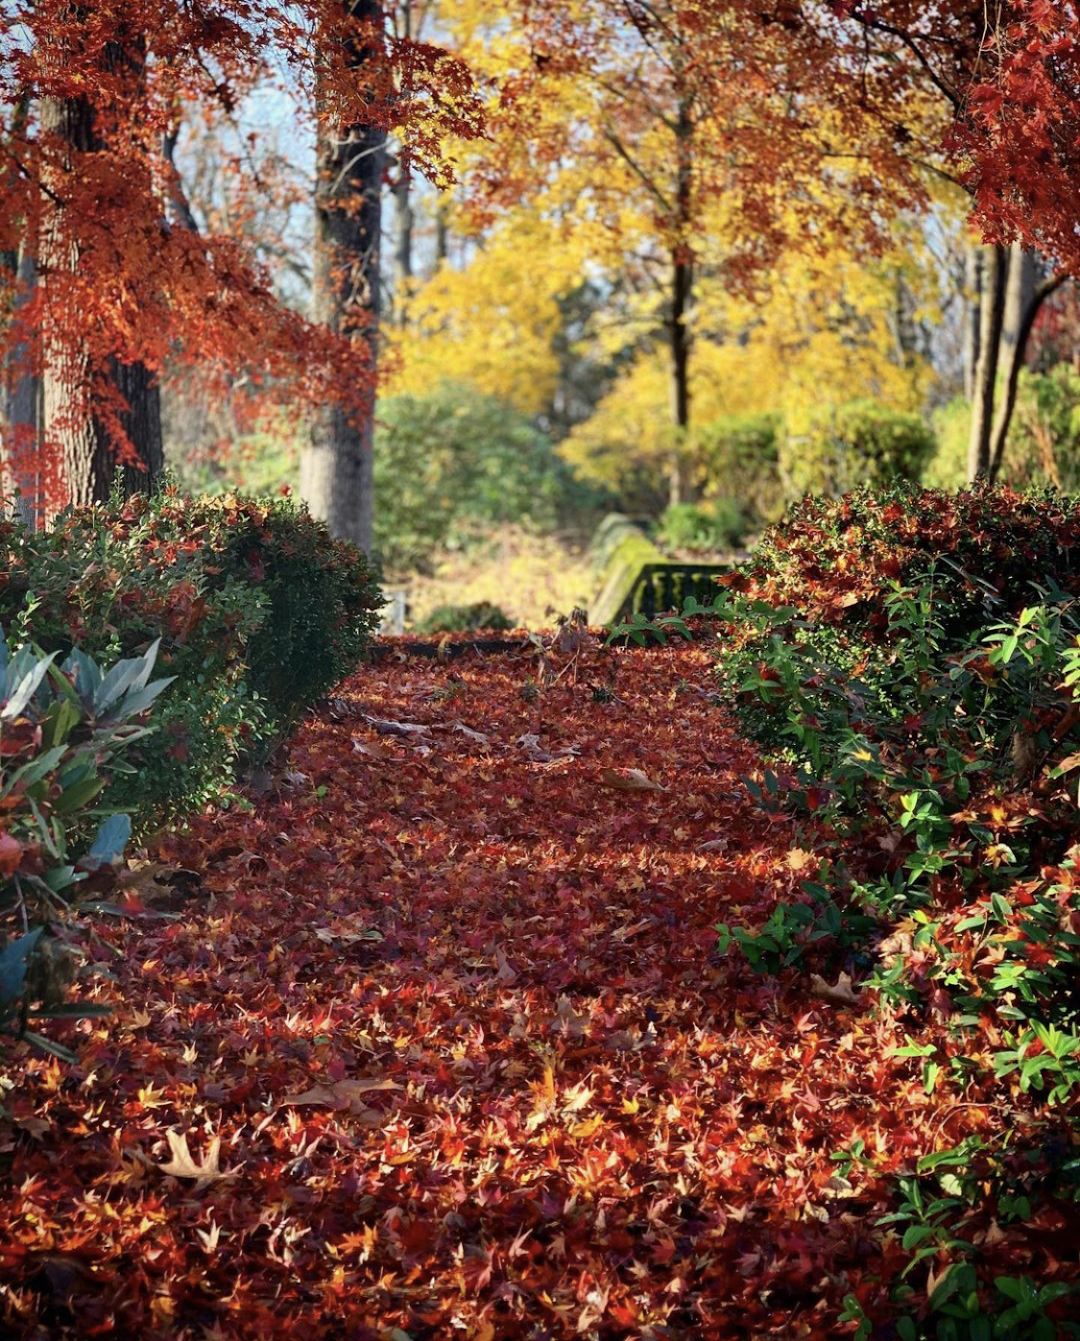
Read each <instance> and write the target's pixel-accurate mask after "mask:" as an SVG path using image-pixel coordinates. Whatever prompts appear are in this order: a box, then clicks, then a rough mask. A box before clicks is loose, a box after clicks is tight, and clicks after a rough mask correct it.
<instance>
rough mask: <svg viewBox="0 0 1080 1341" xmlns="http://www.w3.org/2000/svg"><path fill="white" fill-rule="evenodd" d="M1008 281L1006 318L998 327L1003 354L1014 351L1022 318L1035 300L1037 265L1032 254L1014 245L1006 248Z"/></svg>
mask: <svg viewBox="0 0 1080 1341" xmlns="http://www.w3.org/2000/svg"><path fill="white" fill-rule="evenodd" d="M1008 264H1009V278H1008V281H1007V283H1006V285H1005V314H1004V317H1003V318H1002V323H1001V344H1002V348H1003V350H1004V351H1008V350H1012V349H1015V348H1016V346H1017V345H1018V344H1019V343H1020V341H1021V335H1022V332H1023V326H1024V317H1025V314H1026V313H1027V310H1028V308H1029V307H1030V306H1031V301H1032V299H1033V298H1034V296H1035V286H1036V282H1037V279H1038V274H1037V270H1038V265H1037V262H1036V259H1035V253H1034V252H1033V251H1028V250H1027V249H1026V248H1024V247H1022V246H1021V245H1020V243H1019V242H1014V243H1013V244H1012V246H1011V247H1010V248H1009V262H1008Z"/></svg>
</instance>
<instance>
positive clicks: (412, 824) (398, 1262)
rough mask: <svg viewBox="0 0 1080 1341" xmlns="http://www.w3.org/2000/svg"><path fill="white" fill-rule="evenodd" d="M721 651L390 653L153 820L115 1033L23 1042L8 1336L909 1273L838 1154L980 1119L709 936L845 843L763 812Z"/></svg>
mask: <svg viewBox="0 0 1080 1341" xmlns="http://www.w3.org/2000/svg"><path fill="white" fill-rule="evenodd" d="M714 662H715V649H712V650H710V648H709V646H707V645H705V644H701V643H698V644H694V645H690V646H682V647H678V648H667V649H656V650H649V651H637V650H630V651H620V652H618V653H603V652H600V651H594V652H592V653H589V654H588V656H586V657H585V658H584V659H583V665H582V666H580V667H575V668H573V670H575V671H578V672H580V673H579V674H578V677H577V682H576V683H574V682H573V681H574V674H573V673H566V674H563V675H561V676H560V677H559V678H558V679H557V680H556V681H555V683H554V684H549V685H547V686H546V687H538V686H536V685H535V684H534V680H535V677H536V663H535V661H534V660H530V658H529V656H528V655H527V654H526V653H520V654H518V653H507V654H502V655H497V656H488V657H480V656H477V655H469V656H465V657H460V658H456V659H454V660H449V661H440V660H437V659H430V658H426V659H425V658H416V657H409V656H406V655H404V654H402V655H400V656H398V657H393V656H391V657H390V658H389V659H386V660H384V661H383V663H382V664H381V665H380V666H378V667H373V668H368V669H366V670H364V671H362V672H360V673H358V674H357V675H356V676H354V677H353V678H352V679H351V680H350V681H348V682H347V683H346V684H345V685H344V686H343V687H342V689H341V690H340V691H339V695H340V696H339V697H338V698H336V699H334V700H332V701H331V703H330V704H329V706H328V707H327V708H326V710H325V711H323V712H322V713H321V714H320V715H318V716H315V717H313V718H311V719H310V720H309V721H308V722H307V723H306V724H305V725H304V726H303V727H302V729H301V730H300V731H299V732H298V734H297V736H296V738H295V740H294V741H293V744H292V747H291V751H290V754H289V759H288V763H287V765H286V766H285V767H284V769H283V770H282V772H281V773H280V774H279V775H276V776H273V777H267V778H264V779H262V784H263V787H262V790H263V792H264V794H263V795H262V796H261V797H260V798H259V799H258V800H256V801H255V803H254V808H253V810H252V811H250V812H249V813H245V812H243V811H242V810H235V811H233V812H229V813H219V814H216V815H214V816H212V817H206V818H202V819H199V820H198V821H196V822H195V823H194V824H193V825H192V826H191V828H190V830H189V831H188V832H186V833H185V834H183V835H182V836H172V837H166V838H163V839H161V840H160V841H159V843H158V844H157V846H156V848H155V849H154V850H153V851H152V853H151V859H150V860H149V861H147V862H146V863H145V864H143V865H142V867H141V868H140V869H137V870H136V871H135V872H134V873H133V874H132V875H130V876H129V877H128V879H129V883H128V886H127V889H126V893H125V895H124V898H125V900H126V905H125V906H126V914H127V915H126V916H125V917H123V918H117V919H114V921H113V922H112V924H111V925H110V927H109V928H108V930H107V932H106V936H107V939H108V940H109V942H110V943H111V944H112V945H113V946H114V947H115V948H116V950H118V951H119V952H120V954H119V956H118V957H117V958H116V959H115V961H110V962H109V964H108V967H109V969H110V972H111V974H112V975H113V979H112V981H106V982H104V983H102V985H101V986H100V987H99V988H97V989H96V992H97V996H98V998H99V999H101V1000H106V1001H110V1002H112V1003H113V1004H114V1005H115V1011H116V1013H115V1015H114V1017H113V1018H112V1019H109V1020H101V1019H94V1020H88V1021H84V1022H82V1023H81V1024H80V1025H79V1026H77V1029H78V1033H77V1034H74V1035H73V1036H72V1037H70V1038H69V1039H68V1040H67V1041H68V1042H69V1043H71V1044H72V1045H73V1046H75V1047H76V1048H77V1050H78V1052H79V1057H80V1061H79V1065H77V1066H74V1067H72V1066H68V1065H65V1064H63V1063H59V1062H56V1061H53V1060H51V1059H48V1058H43V1057H41V1056H40V1055H36V1056H35V1055H31V1054H30V1053H29V1052H28V1051H24V1050H22V1049H21V1048H20V1049H18V1050H17V1051H16V1054H15V1055H14V1056H10V1054H9V1064H8V1069H7V1071H6V1073H5V1080H6V1083H7V1085H8V1087H9V1088H8V1089H7V1090H6V1092H2V1093H0V1098H2V1100H3V1103H4V1105H5V1107H6V1108H7V1110H8V1113H9V1115H10V1120H9V1121H7V1122H5V1123H3V1124H0V1170H2V1175H3V1193H2V1195H0V1286H2V1289H0V1307H2V1315H0V1316H2V1317H3V1319H4V1325H6V1328H7V1331H6V1332H4V1334H5V1335H11V1336H13V1337H27V1338H35V1341H37V1339H38V1338H46V1337H48V1338H66V1337H80V1338H82V1337H99V1336H119V1337H140V1338H150V1339H154V1338H199V1339H202V1338H206V1339H207V1341H211V1339H213V1341H223V1339H224V1338H248V1337H259V1338H277V1337H281V1338H289V1341H314V1339H315V1338H354V1339H356V1341H361V1339H363V1338H381V1339H382V1341H391V1339H392V1341H406V1338H412V1341H423V1339H424V1338H430V1339H433V1338H442V1337H455V1336H460V1337H465V1338H477V1339H479V1341H494V1339H495V1338H506V1337H514V1338H530V1339H535V1341H539V1339H540V1338H563V1337H573V1336H583V1337H587V1338H588V1337H592V1338H605V1339H611V1338H622V1337H627V1338H629V1337H642V1338H698V1337H704V1338H726V1337H744V1338H764V1337H783V1338H811V1337H813V1338H816V1337H822V1338H824V1337H829V1336H843V1335H847V1334H849V1333H850V1332H851V1331H852V1330H853V1326H854V1325H853V1324H849V1323H845V1322H840V1321H838V1319H839V1314H840V1311H841V1308H842V1304H841V1300H842V1298H843V1296H844V1295H845V1294H848V1293H851V1292H854V1293H856V1294H857V1295H858V1296H859V1297H860V1298H862V1299H864V1300H865V1301H866V1302H867V1303H871V1304H872V1302H873V1300H874V1299H875V1298H878V1297H879V1295H880V1291H881V1285H880V1281H881V1280H882V1279H883V1278H884V1279H886V1280H888V1279H889V1278H895V1276H896V1274H897V1272H898V1271H899V1270H900V1268H901V1267H902V1265H903V1263H904V1261H905V1260H906V1258H905V1257H904V1255H903V1254H901V1253H900V1251H899V1248H898V1246H897V1243H896V1236H895V1235H894V1234H892V1233H885V1232H884V1231H882V1230H880V1229H875V1227H874V1221H875V1219H876V1218H877V1217H878V1216H879V1215H880V1214H881V1213H882V1211H883V1210H885V1209H887V1208H886V1206H885V1204H884V1201H883V1200H882V1198H883V1197H884V1196H885V1195H886V1193H885V1192H884V1191H883V1190H882V1189H883V1188H884V1186H885V1185H884V1182H875V1181H872V1180H869V1179H868V1178H867V1177H866V1176H864V1175H863V1174H862V1173H861V1172H860V1169H859V1167H858V1166H857V1167H856V1168H855V1169H854V1170H852V1171H850V1172H849V1174H848V1177H842V1176H840V1174H839V1172H838V1165H837V1163H836V1162H835V1161H833V1160H831V1159H830V1154H831V1153H832V1152H834V1151H837V1150H840V1149H843V1148H845V1147H847V1146H849V1145H850V1144H851V1143H852V1141H853V1140H855V1139H856V1138H862V1139H863V1140H864V1141H865V1142H866V1148H867V1152H868V1154H870V1155H872V1156H873V1157H874V1158H875V1160H876V1161H877V1163H878V1166H879V1168H880V1169H886V1170H887V1169H898V1168H902V1167H904V1166H905V1165H907V1166H908V1167H910V1161H911V1159H912V1158H913V1156H914V1155H915V1154H921V1153H923V1152H924V1151H925V1150H926V1149H928V1148H933V1146H934V1141H935V1137H936V1138H937V1139H938V1143H939V1144H941V1145H948V1144H951V1143H953V1142H954V1141H956V1140H958V1139H960V1138H961V1137H962V1136H963V1134H964V1133H965V1130H967V1129H965V1128H962V1127H959V1126H957V1121H958V1120H959V1119H960V1118H962V1117H963V1114H962V1113H960V1114H956V1115H954V1114H953V1113H951V1112H950V1111H947V1110H946V1106H945V1105H942V1104H940V1103H937V1107H936V1108H935V1103H936V1101H935V1100H934V1099H932V1098H931V1097H929V1096H927V1094H926V1093H925V1090H924V1088H923V1086H922V1084H921V1083H920V1080H919V1074H918V1071H917V1069H916V1068H917V1063H912V1062H911V1061H910V1060H906V1059H896V1058H890V1057H889V1056H888V1053H889V1049H890V1047H892V1046H893V1045H895V1044H898V1043H902V1042H903V1038H902V1035H901V1033H900V1031H899V1030H897V1029H895V1028H894V1027H892V1026H890V1025H887V1024H884V1023H879V1022H877V1021H876V1020H875V1018H874V1017H873V1015H872V1014H871V1013H870V1012H869V1011H868V1010H864V1009H863V1007H862V1005H861V1004H859V1003H858V1002H857V999H856V998H855V996H854V994H853V993H851V991H850V989H848V988H846V986H845V984H844V983H843V982H841V986H840V988H839V989H834V990H833V991H831V992H830V991H829V990H828V989H826V991H825V995H824V996H823V995H822V994H821V989H822V981H821V980H820V979H819V980H818V982H817V984H816V989H815V987H814V985H813V984H812V982H811V981H810V980H808V979H807V978H801V977H796V976H794V975H792V974H789V975H786V978H785V979H784V980H782V981H780V982H778V981H777V980H776V979H771V978H765V977H760V978H759V977H755V976H754V975H753V974H752V973H750V972H749V970H748V969H747V967H746V965H745V962H743V961H741V960H740V959H738V958H737V957H736V956H729V957H725V958H723V959H721V958H719V957H718V956H717V955H716V933H715V925H716V923H717V922H718V921H720V920H727V921H734V922H759V921H760V920H761V919H762V918H763V917H765V916H767V914H768V912H769V911H770V909H771V907H772V906H773V905H774V904H775V902H776V901H777V900H779V899H783V898H790V897H791V896H792V894H793V893H795V892H796V891H797V889H798V886H799V884H800V882H801V881H802V880H805V879H806V878H807V876H808V874H810V875H812V874H813V872H814V871H815V870H816V867H817V863H818V861H819V855H818V854H819V852H820V853H824V852H827V850H828V846H829V842H830V835H829V834H828V833H821V834H819V835H818V838H819V839H820V845H818V844H815V842H814V841H813V835H811V838H810V840H809V841H808V839H807V835H806V831H805V830H804V831H803V832H802V833H801V835H800V840H799V843H801V844H802V845H799V843H796V842H795V839H794V836H793V833H792V830H791V828H790V821H787V820H785V819H784V818H783V817H777V816H773V817H771V818H770V817H768V816H766V815H764V814H763V813H762V812H760V811H758V810H756V809H755V808H754V807H753V805H752V803H751V801H750V799H749V797H748V796H747V793H746V791H745V789H744V788H743V787H742V786H741V784H740V781H739V779H740V777H741V776H742V775H744V774H746V773H748V772H751V771H752V770H754V769H755V768H757V767H760V764H759V762H758V761H757V760H756V758H755V756H754V753H753V751H752V749H751V747H749V746H748V745H746V744H744V743H742V742H741V741H740V740H739V739H738V737H737V736H736V734H735V731H734V729H733V726H732V723H731V720H730V718H729V717H728V716H727V714H726V713H725V711H724V709H723V707H722V706H718V705H717V704H716V702H715V701H714V698H713V692H714V687H715V686H714V677H713V666H714ZM565 669H566V670H567V671H568V672H571V668H570V667H569V666H567V667H566V668H565ZM815 990H816V992H817V994H816V995H815ZM959 1107H960V1108H963V1105H960V1106H959ZM875 1279H876V1280H877V1282H879V1283H877V1284H875V1283H874V1282H875Z"/></svg>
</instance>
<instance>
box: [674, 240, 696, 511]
mask: <svg viewBox="0 0 1080 1341" xmlns="http://www.w3.org/2000/svg"><path fill="white" fill-rule="evenodd" d="M692 282H693V277H692V274H691V268H690V266H689V264H688V263H687V262H686V261H683V260H681V259H679V257H678V256H676V257H675V258H674V262H673V265H672V286H671V329H670V336H671V422H672V427H673V428H674V430H675V448H674V452H673V453H672V461H671V491H670V497H669V499H668V501H669V502H670V503H671V505H672V506H675V505H677V504H679V503H682V502H685V501H686V492H687V486H686V478H685V469H684V463H683V454H684V451H685V446H686V439H687V436H688V434H689V432H690V338H689V332H688V331H687V328H686V319H687V315H688V311H689V307H690V286H691V284H692Z"/></svg>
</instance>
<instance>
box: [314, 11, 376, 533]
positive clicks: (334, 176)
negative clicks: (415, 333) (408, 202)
mask: <svg viewBox="0 0 1080 1341" xmlns="http://www.w3.org/2000/svg"><path fill="white" fill-rule="evenodd" d="M343 3H344V4H345V7H346V11H347V13H348V15H349V16H350V17H351V18H353V19H355V20H357V21H358V22H360V23H371V22H372V21H374V22H377V23H379V24H380V25H381V23H382V20H383V13H382V6H381V4H380V3H379V0H343ZM347 56H348V62H349V65H350V66H351V67H352V68H355V69H359V68H360V67H361V66H362V65H363V64H364V63H365V62H366V61H368V60H371V59H377V58H378V51H377V50H376V49H375V48H373V46H372V45H371V44H370V42H366V41H364V40H363V39H361V38H357V39H355V40H352V41H350V44H349V51H348V53H347ZM323 96H324V95H323V94H320V92H319V91H318V90H317V92H316V98H317V100H320V101H321V99H322V97H323ZM318 110H319V111H320V113H321V115H320V118H319V120H320V125H321V127H322V129H321V131H320V135H319V141H318V147H317V172H318V185H317V187H316V198H315V220H316V238H315V269H314V300H313V301H314V314H315V318H316V320H317V321H320V322H323V323H324V324H325V325H327V326H329V327H330V328H331V329H332V330H335V331H339V332H342V333H348V334H350V335H351V336H352V338H353V339H355V340H358V341H365V342H366V343H367V344H368V347H369V349H370V366H371V369H372V373H374V369H375V364H376V358H377V340H378V333H379V315H380V307H381V300H380V292H379V290H380V284H379V248H380V242H381V217H380V216H381V211H382V183H383V175H384V171H385V168H386V134H385V132H384V131H382V130H379V129H377V128H376V127H374V126H363V125H359V126H344V127H338V128H335V127H333V126H332V125H330V124H328V118H327V111H326V107H325V105H322V106H320V108H319V109H318ZM374 422H375V406H374V391H372V403H371V405H370V407H369V409H368V411H367V413H365V414H364V415H363V416H362V417H358V416H357V414H356V413H355V412H352V413H350V411H349V410H348V409H347V408H346V407H344V406H341V405H327V406H325V407H324V408H323V409H322V410H321V411H320V412H318V413H317V414H316V416H315V418H314V420H313V423H312V427H311V441H310V444H309V445H308V446H307V447H305V449H304V451H303V453H302V456H301V462H300V490H301V493H302V494H303V496H304V498H305V499H306V500H307V502H308V505H309V506H310V508H311V511H312V513H313V514H314V515H315V516H316V517H319V518H321V519H322V520H323V521H325V522H326V523H327V525H328V526H329V528H330V530H331V531H332V532H333V534H334V535H336V536H338V537H339V538H341V539H344V540H351V541H353V543H354V544H356V545H358V546H359V547H360V548H361V549H362V550H364V551H365V552H366V553H370V552H371V546H372V513H373V507H372V504H373V497H372V495H373V485H374V471H373V460H372V448H373V445H374Z"/></svg>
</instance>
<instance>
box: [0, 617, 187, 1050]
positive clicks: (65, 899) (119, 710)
mask: <svg viewBox="0 0 1080 1341" xmlns="http://www.w3.org/2000/svg"><path fill="white" fill-rule="evenodd" d="M156 654H157V645H156V644H153V645H151V647H150V648H149V649H148V650H147V651H146V652H145V653H144V654H143V655H142V656H141V657H137V658H133V659H130V660H125V661H118V662H116V663H115V664H114V665H113V666H112V667H111V668H110V669H109V670H108V671H107V672H105V671H103V670H102V669H101V668H100V667H99V666H98V665H97V664H96V663H95V662H94V661H93V659H92V658H90V657H88V656H86V655H85V654H84V653H82V652H80V651H78V650H75V651H72V652H70V653H69V654H68V656H67V657H66V658H65V660H64V661H63V662H62V663H60V664H59V665H58V664H57V657H56V655H55V653H54V654H50V655H45V654H44V653H42V652H41V651H40V649H37V648H32V647H29V646H23V647H20V648H19V649H18V650H17V651H16V652H15V653H14V654H13V655H12V654H9V650H8V645H7V642H6V640H5V639H4V638H3V636H2V635H0V695H2V698H3V706H2V708H0V732H2V734H3V751H2V752H0V803H2V814H3V820H2V824H0V1033H7V1034H14V1035H16V1036H17V1037H21V1038H25V1039H27V1040H28V1041H30V1042H32V1043H34V1044H36V1045H37V1046H39V1047H43V1048H45V1049H47V1050H48V1051H51V1052H53V1053H55V1054H56V1055H57V1056H60V1057H65V1058H68V1059H69V1060H74V1059H73V1058H72V1057H71V1054H70V1053H69V1052H68V1051H67V1049H65V1048H63V1047H62V1046H61V1045H59V1044H58V1043H56V1042H55V1041H52V1040H49V1039H47V1038H45V1037H44V1036H42V1035H41V1034H39V1033H37V1031H36V1029H35V1028H31V1024H36V1022H37V1021H39V1020H44V1019H57V1018H65V1017H66V1018H77V1017H78V1016H80V1015H90V1014H99V1013H101V1011H100V1010H99V1009H97V1008H94V1007H87V1006H79V1005H74V1006H71V1005H68V1004H66V1002H65V996H66V989H67V986H68V983H69V981H70V979H71V977H72V976H73V974H74V967H75V956H74V953H73V951H72V948H71V947H70V945H69V944H68V943H67V941H66V939H65V937H64V936H63V935H59V934H57V932H59V931H63V930H67V931H68V932H70V931H71V930H72V928H71V926H70V922H71V912H72V908H73V906H74V904H75V902H76V897H75V896H76V895H78V893H79V892H80V888H81V887H82V886H84V885H85V884H86V882H87V880H88V878H89V877H92V876H94V875H95V874H97V872H99V871H100V870H101V868H102V867H103V866H107V865H111V864H112V863H113V862H115V861H118V860H119V858H120V856H121V855H122V853H123V849H124V846H125V844H126V842H127V839H128V836H129V834H130V832H131V821H130V819H129V817H128V816H127V815H125V814H118V813H112V814H110V813H109V808H108V807H103V806H102V792H103V789H104V788H105V786H106V782H107V779H108V776H109V771H110V769H116V768H120V767H122V766H123V765H121V763H120V756H121V755H125V754H126V755H130V754H131V752H132V749H133V747H135V746H136V744H137V743H138V742H139V741H140V740H142V739H143V738H145V737H146V735H147V732H148V727H147V726H146V725H145V721H146V718H147V715H148V713H149V711H150V709H151V708H152V707H153V706H154V704H155V702H156V700H157V698H158V695H159V694H160V693H161V691H162V690H163V689H165V687H166V686H167V685H168V684H169V683H170V682H169V680H166V679H162V680H156V681H154V682H153V683H150V675H151V672H152V670H153V668H154V662H155V658H156ZM65 922H66V923H68V924H69V925H68V926H67V927H66V928H65V927H64V926H63V924H64V923H65Z"/></svg>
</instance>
